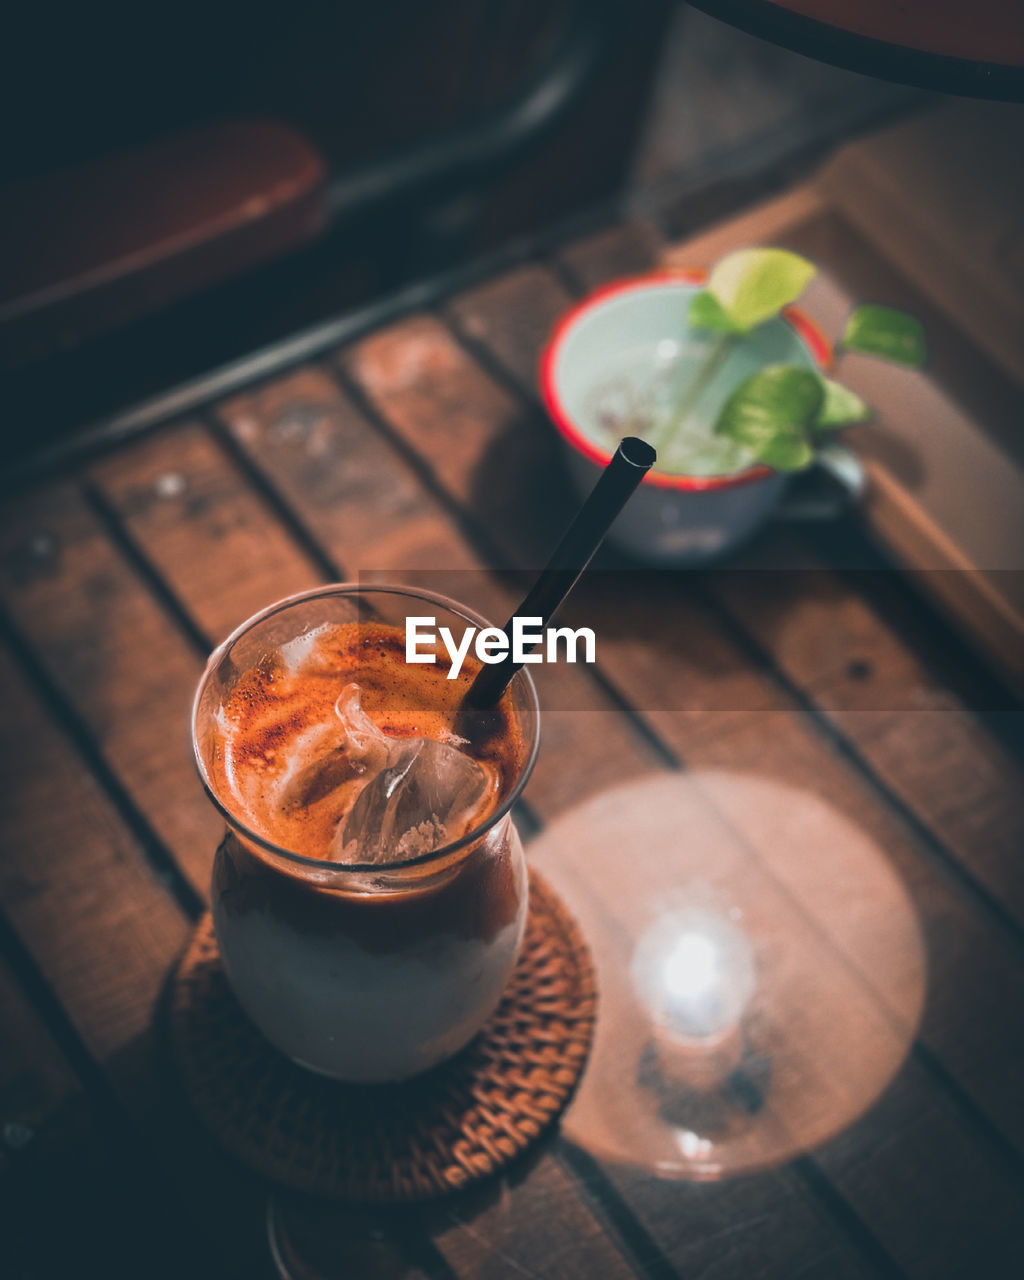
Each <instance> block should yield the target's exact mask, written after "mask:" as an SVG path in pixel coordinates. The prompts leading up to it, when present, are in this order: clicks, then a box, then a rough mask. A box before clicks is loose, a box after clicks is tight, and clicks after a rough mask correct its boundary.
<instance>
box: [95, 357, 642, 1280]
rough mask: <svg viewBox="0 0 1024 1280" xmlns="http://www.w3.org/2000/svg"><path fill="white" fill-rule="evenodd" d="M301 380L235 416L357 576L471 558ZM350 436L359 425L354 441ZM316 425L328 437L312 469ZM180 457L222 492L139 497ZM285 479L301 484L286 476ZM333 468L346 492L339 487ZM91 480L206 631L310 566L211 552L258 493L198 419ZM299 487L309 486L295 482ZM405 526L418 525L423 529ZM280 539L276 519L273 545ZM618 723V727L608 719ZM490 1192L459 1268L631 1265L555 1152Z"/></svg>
mask: <svg viewBox="0 0 1024 1280" xmlns="http://www.w3.org/2000/svg"><path fill="white" fill-rule="evenodd" d="M296 377H297V379H298V381H297V382H296V381H295V379H292V380H290V381H289V385H288V386H282V384H273V385H272V386H271V387H268V388H265V389H264V390H262V391H260V392H257V393H254V395H253V396H248V397H245V398H244V399H242V400H239V401H234V402H232V405H231V406H229V407H228V408H227V409H225V410H224V415H225V417H226V419H227V420H228V421H230V422H232V423H233V426H234V428H235V431H236V433H237V438H238V439H239V440H240V441H244V443H245V446H246V448H248V449H252V450H253V451H254V454H256V455H257V456H259V452H260V444H261V443H262V444H264V445H265V447H266V448H267V449H268V450H269V451H270V454H271V455H272V457H273V459H274V461H273V465H272V467H271V468H270V469H269V470H268V476H270V475H273V476H274V477H275V479H276V480H277V481H278V482H279V483H281V486H282V491H283V492H286V493H290V494H291V496H292V497H294V498H295V499H297V500H296V502H295V510H296V513H297V514H298V515H299V516H300V518H301V519H302V520H304V521H306V522H307V523H308V524H309V525H310V527H311V528H312V529H314V530H315V531H316V532H317V533H321V534H322V533H323V532H324V530H325V528H326V527H327V523H330V525H331V528H332V529H335V528H338V529H340V530H341V531H342V537H341V538H340V540H339V541H335V540H334V539H333V538H332V539H325V540H324V542H325V545H326V546H327V547H328V548H329V550H330V552H331V554H332V555H335V556H336V557H337V559H338V560H339V561H340V562H341V563H343V564H344V565H345V566H346V571H347V572H349V573H350V574H353V575H354V574H355V573H356V572H357V571H358V570H357V568H356V566H358V567H360V568H361V566H362V565H363V564H367V565H372V566H373V568H374V569H376V570H392V569H395V568H404V561H405V558H406V556H407V555H410V554H411V555H415V556H417V557H421V556H424V554H426V555H427V556H428V557H436V559H428V560H427V563H430V564H434V565H437V564H438V563H439V564H441V565H442V566H443V565H465V566H466V569H467V570H469V569H470V568H471V567H473V566H474V565H475V562H474V561H473V559H472V557H471V556H470V555H469V553H468V551H467V549H466V548H465V547H464V545H463V544H462V542H461V540H460V539H459V538H458V537H457V535H456V534H455V532H454V530H452V529H451V528H450V527H449V525H448V524H447V523H446V522H445V521H443V519H442V518H441V516H440V515H439V513H438V511H437V510H436V508H435V506H434V504H433V503H432V501H431V500H430V499H429V497H428V496H427V495H425V494H423V493H422V492H421V489H420V486H419V485H418V482H417V481H416V479H415V477H414V476H412V475H411V473H408V472H407V471H405V470H404V469H403V466H402V464H401V463H400V462H399V460H398V459H397V458H395V457H393V455H392V454H391V452H390V450H389V449H388V448H387V446H386V445H384V444H383V443H382V442H381V441H380V440H379V439H378V438H377V437H376V436H375V435H373V434H372V433H371V432H370V431H369V429H368V428H367V427H366V425H365V423H362V422H361V421H360V420H359V419H358V416H357V415H355V413H354V411H350V414H349V416H348V417H346V416H345V410H344V406H341V401H340V397H339V394H338V391H337V389H336V388H335V387H333V386H332V384H331V383H330V382H329V380H328V379H326V378H325V377H324V376H323V375H317V374H315V373H312V372H307V373H303V374H299V375H296ZM275 407H276V412H275ZM282 419H283V420H284V421H286V422H289V421H291V422H294V421H296V420H301V421H302V422H304V423H305V424H306V428H307V429H305V430H302V431H290V430H288V429H284V430H281V429H280V425H281V421H282ZM346 432H352V437H353V438H350V437H349V436H348V435H347V434H346ZM311 435H312V436H313V438H314V439H315V440H316V444H315V445H314V457H315V459H316V462H315V465H314V466H313V467H312V468H310V467H309V457H310V455H309V452H308V444H309V439H310V436H311ZM382 454H383V457H382V456H381V455H382ZM332 458H338V459H343V460H344V464H343V465H342V466H338V467H334V466H331V465H330V461H331V459H332ZM172 459H177V460H178V462H177V465H178V467H179V470H180V471H181V472H182V474H186V475H188V476H189V477H190V483H189V488H190V489H191V477H193V476H195V475H197V474H199V473H201V475H202V483H201V491H202V492H203V493H204V494H206V495H211V498H210V501H208V502H203V503H189V502H187V501H179V502H176V503H175V504H174V505H173V506H170V507H162V508H161V510H160V512H159V516H158V517H154V516H152V515H151V514H150V512H151V508H152V504H151V503H149V502H139V501H137V500H136V499H135V495H137V494H139V493H140V492H145V491H146V490H147V487H148V488H151V487H152V477H153V476H154V475H160V474H163V469H164V467H165V466H166V465H167V464H169V462H170V461H171V460H172ZM285 459H287V460H288V465H287V469H286V467H285ZM264 460H266V459H264ZM285 475H287V476H289V477H290V480H291V483H285V481H284V479H283V477H284V476H285ZM331 477H333V482H334V484H335V485H337V486H340V488H341V490H342V492H341V493H339V492H338V490H337V489H334V490H332V489H331V488H330V480H329V478H331ZM93 478H94V481H95V483H97V484H98V485H99V486H100V487H101V489H102V492H103V494H104V497H105V499H106V501H108V502H109V503H110V505H111V508H112V509H113V510H114V511H115V512H116V513H117V515H118V517H119V518H120V519H123V521H124V524H125V527H126V529H127V530H128V532H129V533H130V534H131V536H132V538H134V539H136V540H137V542H138V544H139V545H140V546H141V547H142V548H143V549H144V550H145V552H146V554H147V556H148V557H149V558H150V559H151V560H152V562H153V563H154V564H157V565H159V566H160V568H161V571H162V572H163V573H164V575H165V576H166V579H167V582H168V584H169V585H170V587H171V588H172V590H173V591H174V592H175V594H176V595H177V597H178V598H179V600H180V601H181V602H182V604H183V605H184V607H185V608H186V609H187V610H188V611H189V612H190V614H191V615H192V617H194V618H195V619H196V621H197V622H198V623H199V625H200V626H202V627H203V628H204V629H213V628H214V626H215V625H219V624H220V623H221V622H222V621H223V620H224V619H223V612H224V604H223V599H224V594H225V593H230V596H231V601H232V607H233V608H236V609H238V610H240V611H241V612H242V613H243V614H245V613H251V612H253V611H254V610H255V609H257V608H259V607H261V606H262V605H264V604H267V603H268V602H269V601H271V600H273V599H275V598H277V597H279V596H282V595H285V594H288V593H289V592H290V591H292V590H294V583H295V577H296V573H297V572H298V565H297V563H296V561H295V558H294V555H292V556H286V555H284V554H283V553H282V552H279V553H278V554H276V555H275V556H273V557H270V558H266V557H264V556H263V554H262V548H263V546H264V542H265V540H264V538H262V537H251V538H250V537H239V538H237V539H236V540H235V541H234V542H233V543H232V548H231V554H230V555H225V556H210V555H209V554H208V549H209V547H210V546H211V545H212V544H213V541H214V539H215V538H216V534H215V530H216V529H217V528H219V527H223V526H224V524H225V523H227V522H228V520H229V517H228V516H227V515H226V514H225V513H226V512H232V511H238V510H239V509H240V508H241V507H242V506H244V505H245V504H246V503H251V501H252V490H251V489H250V488H247V487H246V485H245V481H244V479H243V478H242V477H241V476H240V475H239V473H238V471H237V469H236V468H235V467H234V466H233V465H232V464H231V463H230V461H229V460H228V459H227V457H226V456H225V455H224V454H223V452H221V451H220V450H219V449H216V448H214V447H212V445H211V443H210V442H209V440H204V439H200V438H198V437H197V436H196V433H195V432H194V431H193V430H192V429H191V428H185V429H183V430H182V431H175V432H172V433H169V434H168V435H166V436H164V437H161V438H159V439H157V440H154V441H147V442H144V443H143V444H141V445H139V446H137V447H134V448H131V449H126V450H123V451H122V452H121V453H119V454H118V456H117V458H116V459H115V462H114V464H113V465H109V464H107V465H104V466H101V467H98V468H96V470H95V471H94V476H93ZM292 484H294V485H295V486H297V487H296V488H294V489H293V488H292ZM212 495H215V497H214V496H212ZM314 511H316V512H320V513H321V516H322V520H323V522H325V523H324V524H321V521H320V520H318V519H315V518H314V517H313V515H312V513H313V512H314ZM262 519H264V520H266V517H265V516H262ZM407 524H411V525H412V526H413V528H412V530H411V531H410V530H409V529H408V528H407V527H406V525H407ZM417 530H418V532H419V535H420V537H419V538H417V537H416V533H417ZM345 534H349V535H351V537H348V536H344V535H345ZM280 536H281V535H280V532H279V531H275V530H274V529H273V528H272V527H268V528H267V530H266V540H267V541H270V542H273V541H274V540H277V539H279V538H280ZM392 558H394V560H393V559H392ZM421 563H422V561H421ZM472 572H473V577H474V579H479V580H480V584H479V586H480V590H481V594H486V592H485V587H486V583H485V575H484V574H483V573H482V572H481V571H480V570H479V569H477V568H472ZM492 593H493V588H492ZM495 594H496V593H495ZM502 607H506V608H507V607H508V606H507V605H503V606H502ZM594 716H595V717H598V718H600V723H609V722H610V720H611V716H610V714H609V713H608V712H607V711H605V712H595V713H594ZM608 732H609V733H610V734H611V733H612V732H613V731H612V729H611V728H610V727H609V730H608ZM619 732H620V734H621V729H620V730H619ZM491 1200H492V1197H491V1195H490V1193H489V1192H488V1194H487V1195H485V1196H483V1197H479V1198H478V1203H477V1207H476V1208H475V1209H474V1210H473V1212H472V1222H471V1224H470V1223H469V1222H467V1221H466V1220H465V1216H464V1212H463V1210H462V1209H459V1210H456V1211H452V1212H451V1213H449V1214H442V1215H441V1216H440V1218H436V1217H432V1218H431V1219H430V1223H431V1226H432V1229H433V1232H434V1236H435V1243H436V1245H437V1247H438V1248H439V1249H440V1250H441V1252H442V1254H443V1255H444V1257H445V1258H446V1259H447V1260H448V1262H449V1264H450V1265H451V1266H452V1268H453V1269H454V1270H455V1271H456V1272H457V1273H458V1274H459V1275H476V1274H480V1272H481V1270H482V1269H483V1268H484V1267H485V1266H486V1265H487V1264H488V1259H491V1258H494V1257H498V1258H504V1259H505V1260H506V1261H507V1262H508V1264H509V1265H510V1266H514V1267H516V1268H519V1269H525V1270H526V1271H527V1272H528V1273H532V1272H533V1270H534V1268H535V1267H536V1266H537V1265H538V1260H539V1256H540V1254H539V1252H538V1251H539V1250H542V1249H555V1250H559V1251H561V1256H562V1267H563V1272H564V1274H565V1275H566V1276H579V1277H580V1278H581V1280H582V1278H583V1277H589V1276H591V1275H594V1274H601V1275H608V1276H609V1277H619V1276H623V1277H624V1276H626V1275H628V1274H629V1268H628V1266H627V1265H626V1263H625V1262H624V1260H623V1259H622V1257H621V1256H620V1254H619V1253H618V1251H617V1250H616V1249H615V1247H614V1245H613V1244H612V1243H611V1241H610V1240H609V1238H608V1237H607V1236H606V1234H605V1233H604V1231H603V1229H602V1228H601V1227H600V1225H599V1224H598V1223H597V1221H596V1220H595V1219H594V1217H593V1216H592V1215H591V1214H590V1213H589V1212H588V1211H587V1210H586V1208H585V1207H584V1206H583V1205H582V1203H581V1202H580V1201H579V1199H578V1196H577V1194H576V1192H575V1190H574V1189H573V1187H572V1185H571V1183H570V1181H569V1180H568V1179H567V1177H566V1175H565V1174H564V1172H563V1171H562V1170H561V1168H560V1167H559V1165H558V1164H557V1163H556V1162H554V1161H552V1160H551V1159H550V1158H545V1157H541V1159H540V1160H539V1162H538V1164H537V1167H536V1168H535V1169H534V1171H533V1173H532V1174H531V1178H530V1180H529V1182H528V1183H527V1184H524V1187H523V1189H522V1190H521V1191H519V1192H517V1193H516V1194H515V1195H513V1196H512V1197H511V1198H508V1197H506V1196H503V1197H502V1198H501V1199H499V1201H498V1202H497V1203H496V1204H492V1203H491ZM467 1212H468V1210H467ZM541 1223H543V1230H542V1231H541V1230H539V1224H541ZM342 1234H344V1232H342ZM540 1241H543V1244H541V1243H540ZM570 1260H571V1262H570Z"/></svg>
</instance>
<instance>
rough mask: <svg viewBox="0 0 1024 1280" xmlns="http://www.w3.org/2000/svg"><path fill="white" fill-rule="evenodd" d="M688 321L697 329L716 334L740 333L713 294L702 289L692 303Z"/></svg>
mask: <svg viewBox="0 0 1024 1280" xmlns="http://www.w3.org/2000/svg"><path fill="white" fill-rule="evenodd" d="M687 319H688V320H689V322H690V324H691V325H692V326H693V327H694V328H695V329H712V330H714V332H715V333H740V332H742V330H740V329H738V328H737V327H736V325H735V323H734V322H733V320H732V318H731V316H730V315H729V313H728V312H727V311H725V310H723V308H722V304H721V303H720V302H719V301H718V299H717V298H716V297H715V295H714V294H713V293H708V291H707V289H702V290H701V291H700V293H698V294H695V295H694V297H693V301H692V302H691V303H690V310H689V313H688V315H687Z"/></svg>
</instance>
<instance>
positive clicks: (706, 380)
mask: <svg viewBox="0 0 1024 1280" xmlns="http://www.w3.org/2000/svg"><path fill="white" fill-rule="evenodd" d="M736 342H737V335H736V334H734V333H720V334H717V335H716V337H715V339H714V341H713V342H712V343H711V348H710V350H709V351H708V353H707V355H706V356H705V357H704V362H703V363H702V364H701V366H700V368H699V369H698V370H697V372H696V373H695V374H694V377H693V381H692V382H691V383H690V385H689V387H688V388H687V390H686V394H685V395H684V396H683V398H682V399H681V400H680V402H679V404H678V405H677V406H676V412H675V414H674V415H673V416H672V417H671V418H670V419H669V421H668V422H666V423H665V424H664V426H663V427H662V428H661V430H660V431H656V432H655V433H654V434H653V435H652V436H651V437H650V442H651V444H652V445H654V447H655V449H657V450H658V452H659V453H661V452H662V450H663V449H665V448H667V446H668V444H669V442H670V441H671V439H672V437H673V436H674V435H675V433H676V431H678V429H679V428H680V427H681V426H682V425H683V424H684V423H685V422H686V419H687V418H688V417H689V416H690V414H691V413H692V412H693V410H694V407H695V406H696V404H697V401H698V400H699V399H700V398H701V396H702V395H703V393H704V392H705V391H706V390H707V388H708V385H709V384H710V382H711V379H712V378H713V377H714V376H715V374H716V373H717V372H718V370H719V369H720V368H721V367H722V365H723V364H724V363H725V360H726V357H727V356H728V355H729V353H730V352H731V351H732V349H733V347H734V346H735V345H736Z"/></svg>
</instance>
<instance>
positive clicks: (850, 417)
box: [814, 378, 871, 431]
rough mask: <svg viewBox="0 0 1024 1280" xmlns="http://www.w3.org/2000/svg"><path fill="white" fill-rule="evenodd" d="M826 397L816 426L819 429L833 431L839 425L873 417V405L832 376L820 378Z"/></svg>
mask: <svg viewBox="0 0 1024 1280" xmlns="http://www.w3.org/2000/svg"><path fill="white" fill-rule="evenodd" d="M819 381H820V382H821V385H822V387H823V389H824V392H825V394H824V398H823V399H822V402H821V408H820V409H819V410H818V416H817V417H816V418H815V419H814V426H815V428H816V430H819V431H833V430H835V429H836V428H837V427H849V426H852V425H853V423H855V422H866V421H867V420H868V418H870V417H871V406H870V405H867V404H865V402H864V401H863V400H862V399H861V398H860V396H859V395H857V393H856V392H855V391H851V390H850V388H849V387H844V386H843V384H842V383H841V382H833V381H832V379H831V378H821V379H819Z"/></svg>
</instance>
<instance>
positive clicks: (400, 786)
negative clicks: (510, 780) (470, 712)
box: [331, 685, 489, 863]
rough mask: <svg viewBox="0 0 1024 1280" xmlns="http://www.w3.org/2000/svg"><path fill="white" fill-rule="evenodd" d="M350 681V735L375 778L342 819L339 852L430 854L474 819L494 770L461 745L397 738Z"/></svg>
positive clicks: (351, 856) (344, 707)
mask: <svg viewBox="0 0 1024 1280" xmlns="http://www.w3.org/2000/svg"><path fill="white" fill-rule="evenodd" d="M358 699H359V691H358V689H357V688H356V687H355V686H354V685H349V686H347V688H346V689H345V691H343V693H342V696H341V697H340V698H339V699H338V707H337V710H338V714H339V715H340V716H341V718H342V720H343V722H345V724H346V726H347V733H348V740H349V742H350V743H351V744H352V746H353V747H354V749H355V750H356V752H358V753H361V754H360V758H361V759H363V760H365V761H366V772H367V777H368V780H367V782H366V784H365V785H364V786H363V789H362V790H361V791H360V792H359V795H358V797H357V798H356V802H355V804H354V805H353V806H352V809H351V810H350V812H349V814H348V816H347V817H346V818H345V819H343V821H342V822H341V823H340V824H339V826H338V830H337V833H336V834H335V837H334V840H333V842H332V845H331V856H332V857H333V858H335V859H336V860H337V861H339V862H373V863H387V862H394V861H397V860H399V859H402V858H411V857H415V856H416V855H417V854H421V853H430V852H432V851H433V850H434V849H439V848H440V847H441V846H442V845H444V844H447V843H448V842H449V840H455V839H458V837H459V836H461V835H464V834H465V832H466V831H467V830H469V829H470V827H471V826H472V825H473V820H474V818H475V817H476V816H477V814H478V813H479V812H480V810H481V808H482V803H483V800H484V798H485V796H486V794H487V792H488V790H489V781H488V777H487V774H486V773H485V772H484V770H483V769H482V768H481V767H480V766H479V765H478V764H477V763H476V761H475V760H471V759H470V758H469V757H468V756H465V755H463V754H462V752H461V751H459V750H458V748H457V747H455V746H453V745H451V743H446V742H435V741H434V740H433V739H432V738H389V737H388V736H387V735H386V734H383V733H381V731H380V730H379V729H378V728H377V726H376V725H375V724H374V723H373V721H372V720H371V719H370V718H369V716H367V715H366V714H365V712H363V710H362V709H361V708H360V706H359V700H358Z"/></svg>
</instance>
